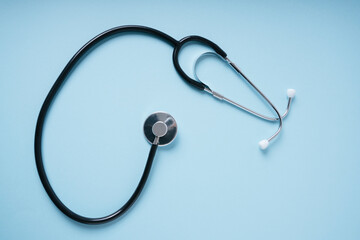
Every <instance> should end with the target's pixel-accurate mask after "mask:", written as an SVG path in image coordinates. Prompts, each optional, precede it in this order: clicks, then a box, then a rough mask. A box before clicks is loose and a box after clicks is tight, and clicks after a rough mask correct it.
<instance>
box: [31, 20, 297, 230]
mask: <svg viewBox="0 0 360 240" xmlns="http://www.w3.org/2000/svg"><path fill="white" fill-rule="evenodd" d="M130 32H142V33H146V34H150V35H153V36H155V37H158V38H160V39H162V40H164V41H165V42H167V43H168V44H170V45H171V46H173V47H174V51H173V63H174V67H175V69H176V71H177V72H178V73H179V75H180V76H181V77H182V78H183V79H184V80H185V81H186V82H187V83H189V84H190V85H191V86H193V87H195V88H197V89H198V90H201V91H205V92H207V93H209V94H211V95H212V96H213V97H215V98H217V99H219V100H222V101H225V102H227V103H229V104H231V105H233V106H235V107H237V108H240V109H242V110H244V111H246V112H248V113H250V114H252V115H254V116H256V117H259V118H261V119H264V120H267V121H278V122H279V126H278V129H277V130H276V132H275V133H274V134H273V135H272V136H270V137H269V138H267V139H264V140H261V141H260V142H259V147H260V148H261V149H263V150H264V149H266V148H267V147H268V145H269V143H270V142H271V141H272V140H273V139H274V138H275V137H276V136H277V135H278V134H279V133H280V131H281V129H282V123H283V119H284V118H285V117H286V116H287V114H288V113H289V110H290V106H291V102H292V99H293V98H294V96H295V90H294V89H288V90H287V95H288V103H287V108H286V111H285V113H284V114H283V115H280V113H279V111H278V110H277V109H276V107H275V106H274V105H273V104H272V102H271V101H270V100H269V99H268V98H267V97H266V96H265V95H264V94H263V93H262V92H261V91H260V90H259V89H258V88H257V87H256V86H255V85H254V84H253V83H252V82H251V81H250V80H249V79H248V78H247V77H246V76H245V75H244V74H243V73H242V71H241V70H240V69H239V68H238V67H237V66H236V65H235V64H234V63H233V62H232V61H230V59H229V58H228V57H227V54H226V53H225V52H224V51H223V50H222V49H221V48H220V47H219V46H218V45H216V44H215V43H213V42H212V41H210V40H208V39H206V38H203V37H200V36H188V37H185V38H183V39H181V40H180V41H177V40H175V39H174V38H172V37H170V36H169V35H167V34H165V33H163V32H161V31H159V30H156V29H153V28H149V27H145V26H120V27H115V28H112V29H109V30H107V31H105V32H103V33H100V34H99V35H97V36H96V37H94V38H93V39H91V40H90V41H89V42H87V43H86V44H85V45H84V46H83V47H82V48H80V50H79V51H77V52H76V53H75V55H74V56H73V57H72V58H71V59H70V61H69V62H68V63H67V64H66V66H65V68H64V69H63V71H62V72H61V73H60V75H59V77H58V78H57V80H56V81H55V83H54V85H53V86H52V88H51V89H50V92H49V93H48V95H47V96H46V98H45V101H44V103H43V105H42V107H41V110H40V113H39V116H38V119H37V124H36V130H35V159H36V166H37V170H38V173H39V176H40V180H41V182H42V184H43V186H44V188H45V190H46V192H47V194H48V195H49V197H50V199H51V200H52V201H53V203H54V204H55V205H56V206H57V207H58V208H59V209H60V210H61V211H62V212H63V213H64V214H65V215H66V216H68V217H70V218H71V219H73V220H75V221H78V222H81V223H86V224H99V223H105V222H109V221H111V220H114V219H115V218H117V217H119V216H121V215H123V214H124V213H125V212H126V211H127V210H128V209H129V208H130V207H131V206H132V205H133V204H134V203H135V201H136V199H137V198H138V197H139V195H140V193H141V191H142V189H143V188H144V186H145V183H146V180H147V178H148V176H149V173H150V169H151V166H152V163H153V160H154V157H155V153H156V150H157V148H158V146H162V145H167V144H169V143H171V142H172V141H173V140H174V138H175V136H176V134H177V123H176V121H175V119H174V118H173V117H172V116H171V115H170V114H168V113H165V112H156V113H153V114H151V115H150V116H149V117H148V118H147V119H146V120H145V123H144V126H143V130H144V134H145V137H146V139H147V140H148V141H149V143H150V144H151V148H150V152H149V155H148V159H147V162H146V165H145V169H144V172H143V174H142V176H141V179H140V182H139V184H138V186H137V187H136V189H135V191H134V193H133V194H132V195H131V197H130V198H129V200H128V201H127V202H126V203H125V204H124V205H123V206H122V207H121V208H120V209H119V210H117V211H116V212H114V213H112V214H110V215H107V216H104V217H98V218H90V217H84V216H81V215H79V214H77V213H75V212H73V211H72V210H70V209H69V208H68V207H67V206H65V205H64V203H63V202H62V201H61V200H60V199H59V198H58V196H57V195H56V193H55V191H54V190H53V188H52V187H51V184H50V182H49V179H48V177H47V175H46V171H45V168H44V164H43V158H42V133H43V126H44V121H45V118H46V115H47V113H48V110H49V107H50V105H51V103H52V102H53V101H54V98H55V96H56V94H57V93H58V92H59V91H60V87H61V86H62V84H63V83H64V82H65V80H66V78H67V76H68V75H69V73H70V72H71V71H72V70H73V69H74V67H75V66H76V63H77V62H78V61H79V60H80V59H81V58H82V57H83V56H84V55H85V54H86V53H87V52H88V51H89V50H90V49H92V48H94V47H96V46H97V45H99V44H100V43H101V42H102V41H103V40H105V39H108V38H109V37H111V36H113V35H115V34H119V33H130ZM190 42H198V43H200V44H204V45H206V46H208V47H210V48H211V49H213V50H214V52H206V53H204V54H202V55H200V57H199V58H198V59H197V60H196V62H195V64H194V75H195V79H192V78H191V77H189V76H188V75H187V74H186V73H185V72H184V71H183V69H182V68H181V66H180V64H179V53H180V51H181V49H182V48H183V47H184V46H185V45H186V44H187V43H190ZM206 57H216V58H219V59H221V60H223V61H225V62H226V63H228V64H229V66H231V68H233V69H234V70H235V71H236V72H237V73H238V74H240V75H241V76H242V77H243V78H244V79H245V80H246V81H247V82H248V83H249V84H250V85H251V86H252V87H253V88H254V89H255V90H256V91H257V92H258V93H259V94H260V96H261V97H262V98H263V99H265V100H266V102H267V103H268V104H269V105H270V106H271V108H272V109H273V110H274V111H275V113H276V116H277V117H268V116H265V115H262V114H260V113H257V112H255V111H253V110H251V109H249V108H247V107H245V106H242V105H240V104H238V103H236V102H234V101H232V100H230V99H229V98H227V97H225V96H223V95H221V94H220V93H218V92H215V91H213V90H212V89H211V88H210V87H209V86H207V85H206V84H204V83H203V82H202V81H200V79H199V77H198V75H197V73H196V69H197V66H198V64H199V62H200V61H202V60H203V59H204V58H206Z"/></svg>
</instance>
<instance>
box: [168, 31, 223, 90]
mask: <svg viewBox="0 0 360 240" xmlns="http://www.w3.org/2000/svg"><path fill="white" fill-rule="evenodd" d="M189 42H198V43H201V44H203V45H206V46H208V47H210V48H212V49H213V50H214V51H215V52H216V53H217V54H219V55H220V56H222V57H223V58H226V56H227V54H226V53H225V51H224V50H222V49H221V48H220V47H219V46H218V45H216V44H215V43H213V42H212V41H210V40H208V39H206V38H203V37H200V36H195V35H193V36H187V37H184V38H183V39H181V40H180V41H179V42H178V44H177V45H176V46H175V47H174V51H173V63H174V67H175V69H176V71H177V72H178V74H179V75H180V76H181V77H182V78H183V79H184V80H185V81H186V82H188V83H189V84H190V85H192V86H193V87H195V88H197V89H199V90H205V89H207V88H209V87H208V86H207V85H206V84H204V83H202V82H200V81H196V80H195V79H192V78H191V77H189V76H188V75H187V74H186V73H185V72H184V70H183V69H182V68H181V66H180V63H179V54H180V50H181V49H182V48H183V47H184V45H185V44H186V43H189Z"/></svg>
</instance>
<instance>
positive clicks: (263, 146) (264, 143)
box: [259, 139, 269, 150]
mask: <svg viewBox="0 0 360 240" xmlns="http://www.w3.org/2000/svg"><path fill="white" fill-rule="evenodd" d="M268 146H269V141H268V140H266V139H264V140H261V141H260V142H259V147H260V148H261V149H262V150H265V149H266V148H267V147H268Z"/></svg>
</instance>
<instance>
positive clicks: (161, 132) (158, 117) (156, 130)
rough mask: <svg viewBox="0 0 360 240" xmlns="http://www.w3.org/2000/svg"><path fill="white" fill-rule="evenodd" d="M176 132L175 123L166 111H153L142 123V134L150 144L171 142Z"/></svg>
mask: <svg viewBox="0 0 360 240" xmlns="http://www.w3.org/2000/svg"><path fill="white" fill-rule="evenodd" d="M176 133H177V123H176V121H175V119H174V118H173V117H172V116H171V115H170V114H168V113H165V112H155V113H153V114H151V115H150V116H149V117H148V118H147V119H146V120H145V123H144V134H145V137H146V139H147V140H148V141H149V142H150V143H151V144H156V145H159V146H164V145H168V144H169V143H171V142H172V141H173V140H174V139H175V137H176Z"/></svg>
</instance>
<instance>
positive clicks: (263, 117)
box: [194, 52, 292, 142]
mask: <svg viewBox="0 0 360 240" xmlns="http://www.w3.org/2000/svg"><path fill="white" fill-rule="evenodd" d="M209 56H215V57H217V58H219V59H221V60H223V61H225V62H227V63H228V64H229V66H231V68H232V69H233V70H235V71H236V72H237V73H238V74H240V75H241V76H242V77H243V78H244V79H245V80H246V81H247V82H248V83H249V84H250V85H251V86H252V87H253V88H254V89H255V90H256V91H257V92H258V93H259V94H260V95H261V97H263V98H264V99H265V100H266V101H267V102H268V104H269V105H270V106H271V107H272V109H273V110H274V111H275V113H276V115H277V117H268V116H265V115H263V114H260V113H258V112H256V111H254V110H251V109H250V108H247V107H245V106H243V105H241V104H239V103H237V102H235V101H233V100H231V99H229V98H227V97H225V96H223V95H221V94H220V93H217V92H215V91H213V90H211V89H210V87H208V88H205V91H206V92H207V93H209V94H211V95H212V96H213V97H215V98H216V99H219V100H221V101H225V102H227V103H229V104H231V105H233V106H235V107H237V108H239V109H242V110H244V111H246V112H248V113H250V114H251V115H254V116H256V117H259V118H261V119H264V120H267V121H279V127H278V129H277V131H276V132H275V133H274V134H273V135H272V136H271V137H269V138H268V139H267V140H268V141H269V142H270V141H271V140H273V139H274V138H275V137H276V136H277V135H278V134H279V133H280V131H281V128H282V119H283V118H285V117H286V116H287V114H288V113H289V111H290V106H291V102H292V98H289V99H288V104H287V108H286V111H285V113H284V114H283V115H282V116H281V115H280V113H279V111H278V110H277V108H276V107H275V106H274V105H273V104H272V102H271V101H270V100H269V99H268V98H267V97H266V96H265V95H264V93H263V92H261V91H260V90H259V89H258V88H257V87H256V86H255V85H254V84H253V83H252V82H251V81H250V80H249V79H248V78H247V77H246V76H245V74H244V73H242V71H241V70H240V69H239V68H238V67H237V66H236V65H235V63H233V62H232V61H231V60H230V59H228V58H227V57H226V58H223V57H222V56H220V55H219V54H217V53H215V52H206V53H203V54H202V55H200V56H199V57H198V59H197V60H196V61H195V64H194V76H195V79H196V80H197V81H199V82H201V80H200V79H199V77H198V75H197V72H196V69H197V66H198V64H199V62H200V61H201V60H202V59H204V58H205V57H209Z"/></svg>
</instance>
